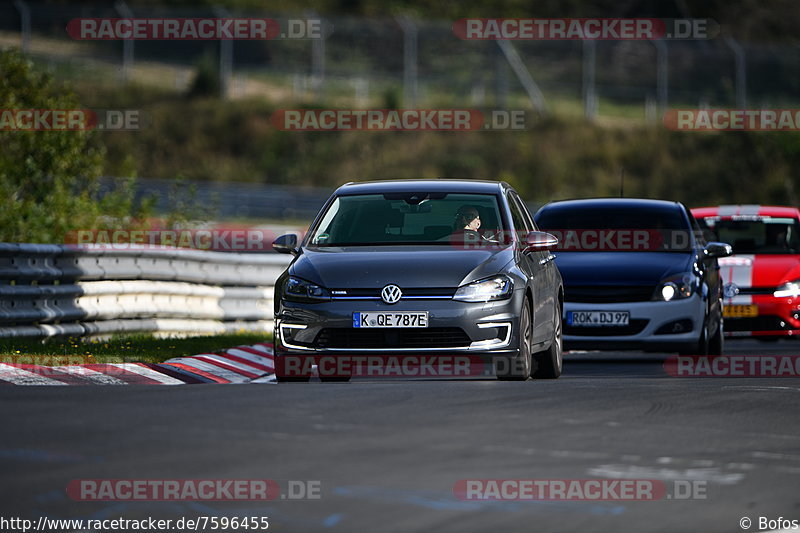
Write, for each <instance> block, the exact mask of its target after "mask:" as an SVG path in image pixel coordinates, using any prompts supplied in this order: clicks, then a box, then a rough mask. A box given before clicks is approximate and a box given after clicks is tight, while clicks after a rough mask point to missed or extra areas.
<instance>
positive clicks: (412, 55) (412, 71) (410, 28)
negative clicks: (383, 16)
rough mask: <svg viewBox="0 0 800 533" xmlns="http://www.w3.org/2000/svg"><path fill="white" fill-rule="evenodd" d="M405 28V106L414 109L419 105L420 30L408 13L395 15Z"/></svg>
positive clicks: (401, 26)
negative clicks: (418, 49) (418, 59)
mask: <svg viewBox="0 0 800 533" xmlns="http://www.w3.org/2000/svg"><path fill="white" fill-rule="evenodd" d="M395 20H397V23H398V24H399V25H400V28H401V29H402V30H403V106H404V107H405V108H406V109H414V108H415V107H416V106H417V41H418V35H419V31H418V29H417V25H416V23H414V21H413V19H412V18H411V17H409V16H408V15H399V16H397V17H395Z"/></svg>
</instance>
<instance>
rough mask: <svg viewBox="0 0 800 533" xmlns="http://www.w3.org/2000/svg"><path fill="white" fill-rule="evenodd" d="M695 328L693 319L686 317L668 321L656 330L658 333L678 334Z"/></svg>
mask: <svg viewBox="0 0 800 533" xmlns="http://www.w3.org/2000/svg"><path fill="white" fill-rule="evenodd" d="M693 329H694V323H693V322H692V321H691V319H688V318H684V319H682V320H675V321H673V322H667V323H666V324H664V325H663V326H661V327H660V328H658V329H657V330H656V333H655V334H656V335H678V334H681V333H689V332H691V331H692V330H693Z"/></svg>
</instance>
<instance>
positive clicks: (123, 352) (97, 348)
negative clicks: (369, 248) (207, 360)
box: [0, 333, 272, 366]
mask: <svg viewBox="0 0 800 533" xmlns="http://www.w3.org/2000/svg"><path fill="white" fill-rule="evenodd" d="M271 337H272V336H271V335H267V334H262V333H236V334H229V335H214V336H204V337H188V338H182V339H181V338H167V339H159V338H156V337H153V336H152V335H125V336H122V335H120V336H114V337H112V338H111V339H109V340H105V341H95V340H84V339H79V338H74V337H70V338H61V339H47V340H39V339H2V340H0V362H5V363H10V362H18V363H30V364H36V365H44V366H48V365H67V364H69V365H77V364H91V363H132V362H137V363H160V362H162V361H165V360H166V359H170V358H172V357H180V356H189V355H195V354H199V353H208V352H218V351H221V350H224V349H226V348H232V347H234V346H240V345H251V344H255V343H258V342H270V339H271Z"/></svg>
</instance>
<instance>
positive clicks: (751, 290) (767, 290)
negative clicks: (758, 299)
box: [738, 287, 775, 296]
mask: <svg viewBox="0 0 800 533" xmlns="http://www.w3.org/2000/svg"><path fill="white" fill-rule="evenodd" d="M773 292H775V287H739V293H738V294H768V295H770V296H771V295H772V293H773Z"/></svg>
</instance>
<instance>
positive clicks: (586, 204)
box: [541, 198, 681, 210]
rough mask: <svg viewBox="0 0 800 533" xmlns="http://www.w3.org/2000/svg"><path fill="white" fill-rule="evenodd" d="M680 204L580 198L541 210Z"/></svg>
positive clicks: (654, 206)
mask: <svg viewBox="0 0 800 533" xmlns="http://www.w3.org/2000/svg"><path fill="white" fill-rule="evenodd" d="M680 205H681V204H680V203H678V202H672V201H669V200H653V199H650V198H582V199H576V200H558V201H554V202H550V203H548V204H545V205H544V206H542V208H541V209H548V210H549V209H562V208H564V209H569V208H574V207H580V208H585V209H592V208H597V207H619V208H620V209H626V208H631V207H645V208H648V209H675V208H678V207H680Z"/></svg>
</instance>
